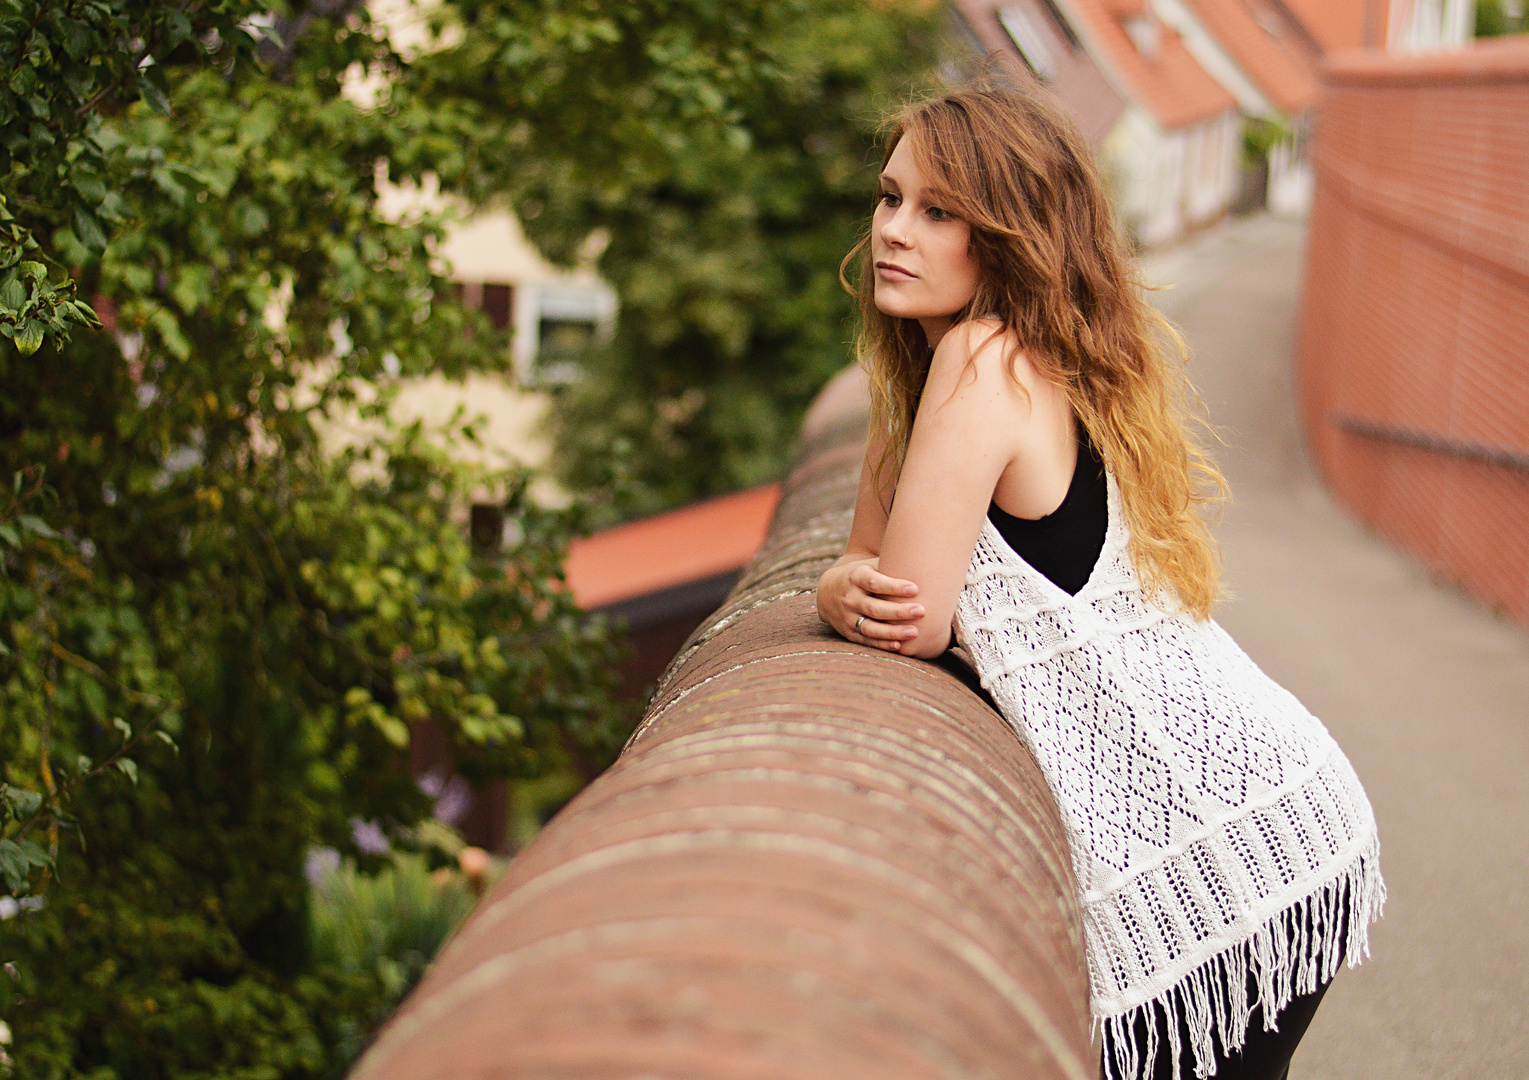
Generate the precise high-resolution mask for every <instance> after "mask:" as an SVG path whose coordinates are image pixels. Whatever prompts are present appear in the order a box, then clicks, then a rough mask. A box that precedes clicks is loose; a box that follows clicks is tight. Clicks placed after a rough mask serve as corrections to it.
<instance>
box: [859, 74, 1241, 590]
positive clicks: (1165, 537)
mask: <svg viewBox="0 0 1529 1080" xmlns="http://www.w3.org/2000/svg"><path fill="white" fill-rule="evenodd" d="M886 130H887V133H888V135H887V141H886V149H885V154H884V157H883V164H884V163H885V161H886V159H887V158H890V157H891V156H892V151H893V149H894V148H896V146H897V145H898V143H899V142H900V141H901V140H903V139H905V138H907V139H911V140H912V143H911V146H912V149H913V151H914V159H915V161H917V163H918V166H919V169H920V170H921V171H922V173H923V175H924V177H925V180H926V184H928V185H929V187H930V188H931V189H932V193H933V195H934V196H935V197H937V198H938V199H939V202H940V205H941V206H943V207H944V208H945V209H946V210H948V211H950V212H951V213H953V214H955V215H956V216H957V217H959V218H961V219H962V220H964V221H965V222H966V223H967V224H968V226H970V228H971V249H972V254H973V256H974V257H975V258H976V260H977V264H978V266H979V268H980V275H979V284H978V287H977V292H976V294H975V295H974V296H973V297H972V300H971V302H970V303H969V304H968V305H967V307H966V308H965V309H964V310H963V311H962V312H961V313H960V314H959V315H958V319H960V318H966V317H971V316H975V315H981V316H984V317H988V318H995V319H997V320H998V321H1000V322H1001V323H1002V324H1003V328H1004V330H1005V331H1009V332H1011V333H1012V334H1013V336H1014V338H1015V339H1016V340H1017V341H1018V342H1019V345H1020V347H1021V348H1022V349H1023V350H1024V353H1025V356H1026V357H1027V358H1028V359H1029V360H1030V362H1031V364H1032V365H1033V366H1034V368H1035V370H1036V371H1037V372H1039V373H1040V374H1041V375H1042V377H1044V378H1047V379H1050V380H1051V381H1052V382H1053V383H1055V384H1056V385H1057V386H1059V387H1061V388H1063V389H1064V390H1065V391H1066V393H1067V396H1068V398H1069V400H1070V401H1071V402H1072V407H1073V411H1074V413H1075V415H1076V417H1077V419H1078V421H1079V422H1080V423H1081V424H1082V425H1083V426H1084V428H1085V429H1087V431H1088V434H1089V436H1090V438H1092V440H1093V443H1094V445H1095V446H1096V447H1098V449H1099V451H1100V453H1101V454H1102V455H1103V457H1104V460H1105V463H1106V464H1107V465H1108V466H1109V468H1110V469H1111V470H1112V471H1113V472H1114V474H1115V478H1116V480H1117V481H1118V484H1119V488H1120V495H1121V504H1122V507H1123V509H1124V512H1125V517H1126V522H1127V524H1128V526H1129V527H1130V530H1131V556H1132V560H1133V562H1134V563H1135V565H1136V568H1137V573H1138V575H1139V576H1140V578H1141V581H1142V586H1143V589H1144V591H1145V593H1146V595H1147V596H1149V597H1150V598H1152V599H1153V600H1154V602H1156V603H1158V604H1160V605H1163V606H1174V605H1182V607H1183V608H1184V609H1185V610H1187V611H1190V612H1192V613H1194V614H1195V615H1196V616H1198V617H1201V618H1204V617H1205V616H1206V615H1207V614H1208V613H1209V611H1210V608H1211V605H1212V604H1213V603H1214V602H1215V600H1216V598H1217V597H1218V596H1219V595H1220V570H1221V562H1220V553H1219V550H1218V549H1217V547H1216V544H1215V542H1214V541H1213V539H1212V538H1211V536H1210V533H1209V531H1208V529H1207V528H1206V525H1205V522H1204V520H1203V518H1202V516H1201V508H1202V506H1204V505H1205V504H1207V503H1211V502H1216V501H1219V500H1220V499H1222V498H1224V497H1225V494H1226V481H1225V479H1224V478H1223V477H1222V475H1221V473H1220V471H1219V470H1218V469H1217V468H1216V466H1215V464H1214V462H1212V460H1211V459H1210V457H1209V456H1208V455H1207V454H1206V453H1205V451H1204V450H1203V449H1202V448H1201V447H1200V446H1199V445H1198V443H1197V442H1196V440H1195V439H1194V438H1193V437H1192V435H1191V426H1192V425H1195V424H1197V423H1199V424H1200V426H1201V427H1202V428H1203V427H1204V425H1203V423H1201V422H1200V421H1199V419H1198V405H1199V398H1198V395H1197V394H1196V393H1195V390H1194V388H1193V386H1192V385H1191V384H1190V382H1189V379H1188V376H1187V374H1186V371H1185V365H1186V364H1187V362H1188V353H1187V350H1186V349H1185V346H1184V343H1183V340H1182V339H1181V338H1180V337H1179V335H1178V334H1177V333H1176V332H1175V331H1174V330H1173V328H1172V327H1171V326H1170V325H1169V324H1168V322H1167V321H1166V320H1165V319H1164V318H1163V317H1162V316H1161V315H1159V314H1158V313H1157V311H1156V310H1154V309H1153V308H1152V306H1151V305H1150V304H1148V303H1147V301H1146V299H1145V296H1144V291H1143V286H1142V284H1141V282H1140V280H1139V279H1138V278H1137V276H1136V274H1135V272H1134V270H1133V269H1132V267H1131V263H1130V261H1129V258H1128V256H1127V253H1126V250H1125V247H1124V245H1123V244H1122V242H1121V239H1120V234H1119V231H1118V228H1117V226H1116V224H1115V220H1114V217H1113V215H1112V214H1111V212H1110V206H1109V201H1108V199H1107V197H1106V195H1105V190H1104V185H1103V183H1102V181H1101V180H1100V177H1099V174H1098V172H1097V170H1096V169H1095V167H1094V164H1093V161H1092V159H1091V155H1090V153H1089V151H1088V149H1087V146H1086V144H1085V143H1084V142H1083V140H1082V138H1081V137H1080V136H1079V135H1078V134H1077V132H1076V130H1075V129H1074V128H1073V125H1072V124H1071V123H1070V122H1069V121H1068V120H1067V118H1066V117H1065V116H1064V115H1063V114H1062V112H1061V111H1060V109H1059V108H1058V107H1057V106H1056V105H1055V104H1053V103H1052V102H1051V101H1050V100H1049V97H1048V96H1047V95H1045V94H1044V92H1042V91H1040V90H1039V89H1024V90H1017V89H1013V88H1011V87H1008V86H1004V85H1001V84H1000V83H997V82H996V81H991V80H989V81H987V82H985V83H984V84H982V85H977V86H974V87H972V88H969V89H963V90H960V91H956V92H953V93H946V94H942V95H940V96H938V97H936V98H933V99H932V100H929V101H925V102H921V103H917V104H913V105H909V106H907V107H905V108H903V109H902V110H901V111H899V112H898V113H897V114H895V115H894V116H893V117H892V118H891V120H890V121H889V122H888V125H887V129H886ZM857 262H858V266H859V269H858V278H859V283H858V285H855V284H851V282H850V280H849V276H848V275H849V273H850V271H851V268H852V267H853V266H855V264H856V263H857ZM839 273H840V279H841V280H842V281H843V282H844V284H845V287H846V288H847V289H849V291H850V292H851V293H852V294H854V295H855V297H856V298H857V299H858V300H859V301H860V306H861V318H862V323H861V331H860V337H859V341H858V343H857V354H858V356H859V360H860V364H861V366H862V367H864V368H865V370H866V372H867V374H868V375H869V377H870V385H871V403H872V410H871V416H872V423H874V424H876V425H878V428H879V430H885V431H886V432H888V435H889V439H888V445H887V451H886V456H885V457H884V458H883V460H882V461H881V462H879V463H876V468H877V470H878V472H879V473H880V472H884V471H885V470H886V469H887V468H891V469H893V470H895V471H901V468H902V460H903V456H904V454H905V452H906V450H907V446H908V436H909V433H910V430H911V429H912V426H913V417H914V413H915V411H916V410H917V408H918V399H919V394H920V393H921V392H922V390H923V385H924V379H925V377H926V376H927V375H928V372H929V360H930V355H931V354H930V349H929V347H928V344H927V343H926V342H925V340H924V334H923V329H922V328H921V327H920V325H919V323H918V322H917V321H916V320H913V319H900V318H895V317H892V316H888V315H884V314H882V313H881V312H880V311H879V310H877V308H876V303H875V277H874V274H875V270H874V268H873V266H872V265H871V257H870V238H869V235H867V236H866V237H865V238H864V239H862V240H861V242H860V243H859V244H857V245H856V246H855V248H854V250H852V251H851V252H850V253H849V255H848V256H846V257H845V260H844V263H843V265H842V266H841V267H840V272H839Z"/></svg>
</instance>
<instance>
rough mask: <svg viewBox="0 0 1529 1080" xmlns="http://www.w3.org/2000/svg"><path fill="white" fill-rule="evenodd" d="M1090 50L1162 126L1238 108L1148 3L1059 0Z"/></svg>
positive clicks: (1191, 121)
mask: <svg viewBox="0 0 1529 1080" xmlns="http://www.w3.org/2000/svg"><path fill="white" fill-rule="evenodd" d="M1058 6H1059V7H1060V8H1061V9H1062V11H1063V12H1064V13H1066V14H1067V15H1068V16H1069V18H1070V19H1071V21H1072V24H1073V26H1074V27H1075V28H1076V29H1077V31H1078V33H1079V35H1080V36H1081V37H1082V38H1083V39H1084V41H1085V42H1086V43H1087V44H1088V48H1089V51H1090V52H1091V53H1092V54H1093V55H1094V57H1095V58H1096V59H1097V60H1098V61H1099V63H1100V64H1102V65H1103V66H1104V67H1105V69H1106V70H1107V71H1108V72H1109V73H1110V74H1111V76H1112V77H1113V78H1114V79H1115V80H1116V81H1117V83H1119V84H1120V86H1121V89H1122V90H1124V91H1125V92H1126V93H1128V94H1129V95H1130V96H1131V98H1132V99H1133V100H1135V101H1136V102H1137V103H1138V104H1139V105H1141V106H1142V108H1144V109H1146V110H1147V112H1148V113H1150V114H1151V116H1152V118H1153V119H1154V120H1155V121H1157V123H1158V125H1159V126H1160V127H1163V128H1166V129H1169V130H1173V129H1175V128H1183V127H1189V126H1190V125H1192V124H1198V123H1201V122H1202V121H1205V120H1209V119H1210V118H1212V117H1214V116H1218V115H1220V114H1222V113H1225V112H1230V111H1233V110H1235V109H1236V108H1237V101H1236V99H1235V98H1233V97H1232V95H1231V93H1230V92H1228V91H1227V90H1226V89H1225V88H1224V87H1222V86H1221V84H1220V83H1218V82H1217V81H1216V80H1215V79H1213V78H1212V77H1211V76H1210V73H1209V72H1207V71H1206V70H1205V69H1204V68H1203V67H1201V66H1200V64H1199V62H1198V61H1197V60H1195V58H1194V57H1193V56H1191V55H1190V53H1189V50H1188V49H1186V48H1185V47H1184V42H1183V41H1182V40H1181V39H1180V37H1179V35H1178V34H1177V33H1176V32H1175V31H1173V30H1172V29H1171V28H1169V27H1167V26H1165V25H1164V24H1163V23H1162V22H1161V21H1160V20H1159V19H1158V18H1157V17H1156V16H1155V15H1153V14H1151V13H1150V12H1149V11H1147V10H1146V8H1145V5H1144V4H1136V3H1133V2H1130V0H1059V3H1058Z"/></svg>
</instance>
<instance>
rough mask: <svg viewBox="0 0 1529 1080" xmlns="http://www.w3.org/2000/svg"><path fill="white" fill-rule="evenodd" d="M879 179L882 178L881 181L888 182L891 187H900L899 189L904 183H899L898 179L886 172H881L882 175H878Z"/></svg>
mask: <svg viewBox="0 0 1529 1080" xmlns="http://www.w3.org/2000/svg"><path fill="white" fill-rule="evenodd" d="M878 179H879V180H880V181H881V182H882V183H883V184H886V185H887V186H889V187H895V188H899V189H901V187H902V185H901V184H899V183H898V182H897V181H896V180H893V179H892V178H891V177H890V176H888V175H887V174H886V173H882V174H881V176H880V177H878Z"/></svg>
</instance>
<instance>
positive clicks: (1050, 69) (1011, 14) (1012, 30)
mask: <svg viewBox="0 0 1529 1080" xmlns="http://www.w3.org/2000/svg"><path fill="white" fill-rule="evenodd" d="M998 22H999V24H1000V25H1002V26H1003V29H1004V33H1006V34H1008V35H1009V40H1010V41H1012V42H1014V47H1015V48H1016V49H1018V50H1019V55H1020V56H1023V57H1024V58H1025V63H1026V64H1029V65H1030V70H1031V71H1033V72H1035V76H1036V78H1038V79H1040V80H1041V81H1042V82H1050V81H1051V80H1052V79H1054V78H1055V77H1056V58H1055V57H1054V56H1052V55H1051V49H1050V47H1048V46H1047V44H1046V38H1045V35H1044V31H1042V30H1041V28H1040V26H1039V25H1038V24H1037V23H1036V21H1035V20H1034V19H1032V18H1031V17H1030V13H1029V12H1028V11H1026V10H1025V9H1024V8H1022V7H1019V6H1017V5H1016V6H1013V7H1006V8H1003V9H1002V10H1000V11H999V12H998Z"/></svg>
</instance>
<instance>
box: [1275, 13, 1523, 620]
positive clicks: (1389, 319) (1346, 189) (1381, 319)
mask: <svg viewBox="0 0 1529 1080" xmlns="http://www.w3.org/2000/svg"><path fill="white" fill-rule="evenodd" d="M1326 81H1327V87H1326V92H1325V95H1324V98H1323V102H1322V106H1321V109H1320V114H1319V122H1318V128H1317V139H1316V148H1315V153H1314V159H1315V163H1316V174H1317V187H1316V198H1315V201H1314V204H1313V207H1312V215H1311V225H1310V240H1309V251H1308V256H1307V271H1306V285H1305V296H1304V299H1303V301H1302V305H1301V335H1300V345H1299V350H1298V355H1297V363H1296V382H1297V387H1298V390H1299V394H1300V399H1301V405H1302V408H1303V410H1304V412H1305V416H1306V425H1307V430H1308V433H1309V435H1310V439H1311V446H1312V452H1313V456H1314V457H1315V458H1316V461H1317V464H1318V466H1319V467H1320V468H1321V470H1322V472H1323V474H1324V476H1325V477H1326V479H1327V481H1328V483H1329V484H1330V485H1331V486H1332V489H1333V491H1334V492H1335V493H1336V494H1337V496H1338V497H1339V498H1340V499H1341V500H1342V501H1343V502H1344V503H1345V504H1346V505H1347V506H1348V507H1349V509H1351V510H1352V511H1354V512H1355V513H1356V514H1358V515H1359V516H1360V517H1361V518H1363V519H1364V520H1365V521H1367V522H1369V523H1370V524H1371V525H1373V526H1375V527H1376V528H1377V529H1379V530H1380V531H1381V532H1383V533H1385V534H1386V535H1387V536H1389V537H1391V538H1392V539H1393V540H1395V541H1397V542H1398V543H1400V544H1402V545H1404V546H1405V547H1407V548H1409V549H1411V550H1412V551H1413V552H1415V553H1416V554H1418V555H1419V556H1421V557H1422V558H1423V559H1424V560H1426V561H1427V562H1428V563H1429V564H1430V565H1431V566H1432V567H1434V568H1435V569H1436V570H1437V571H1439V572H1440V573H1442V574H1445V575H1447V576H1449V577H1452V578H1455V579H1456V580H1458V581H1460V582H1461V583H1462V584H1464V585H1465V587H1466V588H1467V589H1469V590H1470V591H1471V592H1472V593H1474V594H1475V595H1476V596H1478V597H1479V598H1481V599H1482V600H1484V601H1486V602H1487V603H1489V604H1492V605H1494V606H1498V607H1501V608H1502V609H1504V610H1505V611H1507V612H1508V613H1509V614H1511V615H1512V616H1514V617H1515V618H1516V619H1518V620H1519V621H1520V622H1522V623H1524V624H1526V625H1529V349H1526V347H1525V342H1526V341H1529V39H1526V38H1522V37H1520V38H1516V39H1513V38H1506V39H1500V40H1495V41H1491V42H1482V43H1479V44H1477V45H1475V46H1474V47H1472V48H1470V49H1464V50H1456V51H1452V52H1445V53H1438V54H1432V55H1423V56H1390V55H1386V54H1381V53H1354V54H1348V55H1345V56H1343V57H1341V58H1340V59H1337V60H1335V61H1333V62H1332V63H1331V64H1330V66H1329V68H1328V70H1327V72H1326Z"/></svg>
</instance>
